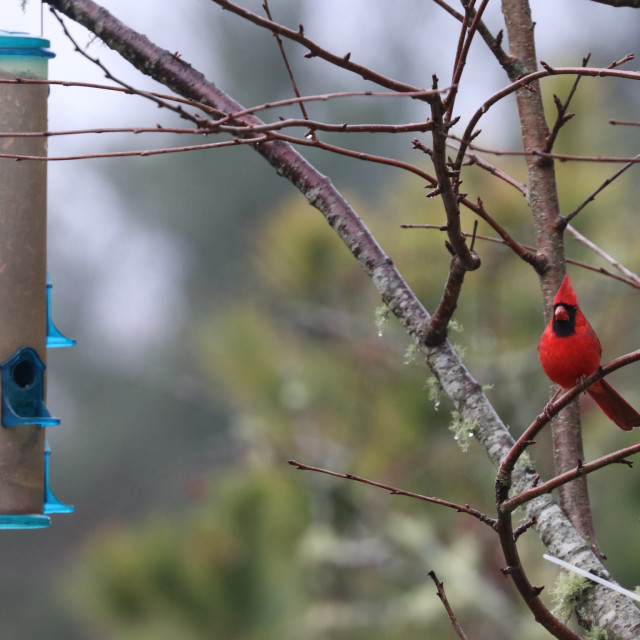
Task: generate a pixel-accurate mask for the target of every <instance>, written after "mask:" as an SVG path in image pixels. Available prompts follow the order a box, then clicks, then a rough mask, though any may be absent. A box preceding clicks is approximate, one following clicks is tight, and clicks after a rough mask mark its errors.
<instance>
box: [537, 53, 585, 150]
mask: <svg viewBox="0 0 640 640" xmlns="http://www.w3.org/2000/svg"><path fill="white" fill-rule="evenodd" d="M590 58H591V54H590V53H589V54H587V55H586V56H585V57H584V58H583V59H582V66H583V67H586V66H587V64H588V62H589V59H590ZM581 78H582V76H576V77H575V79H574V81H573V85H572V86H571V89H570V91H569V95H568V96H567V99H566V100H565V101H564V103H562V102H560V98H558V96H556V95H554V96H553V100H554V103H555V105H556V111H557V115H556V120H555V122H554V123H553V127H551V131H549V133H548V134H547V141H546V144H545V147H544V151H546V152H547V153H551V150H552V149H553V145H554V143H555V141H556V138H557V137H558V133H560V129H561V128H562V127H563V126H564V125H565V124H566V123H567V122H568V121H569V120H570V119H571V118H573V116H574V115H575V114H573V113H567V111H568V109H569V104H570V103H571V100H572V99H573V96H574V95H575V93H576V91H577V89H578V83H579V82H580V79H581Z"/></svg>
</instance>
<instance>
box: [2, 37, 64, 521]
mask: <svg viewBox="0 0 640 640" xmlns="http://www.w3.org/2000/svg"><path fill="white" fill-rule="evenodd" d="M54 55H55V54H54V53H53V52H51V51H50V50H49V41H48V40H46V39H44V38H37V37H32V36H29V35H28V34H25V33H19V32H10V31H0V80H8V81H9V82H2V83H0V132H2V133H3V134H7V133H9V134H11V133H16V134H17V133H28V132H40V131H46V130H47V97H48V93H49V91H48V85H47V84H46V83H37V82H36V83H34V82H29V81H33V80H46V79H47V73H48V69H47V68H48V61H49V59H50V58H53V57H54ZM20 80H24V81H25V82H20ZM16 81H17V82H16ZM0 153H1V154H11V155H12V156H38V157H45V156H46V155H47V138H46V137H45V136H31V137H25V136H17V135H16V136H11V135H3V136H2V137H0ZM50 306H51V298H50V283H49V281H48V278H47V163H46V162H44V161H38V160H23V161H16V160H15V159H12V158H0V327H2V330H1V331H0V396H1V398H0V400H1V407H2V411H1V426H0V528H10V529H13V528H40V527H46V526H49V524H50V520H49V516H48V515H47V513H49V512H58V513H59V512H62V511H65V510H66V511H69V510H72V509H73V508H72V507H66V505H62V503H60V502H59V501H58V500H57V499H55V498H54V497H53V494H52V493H51V490H50V488H49V486H48V485H49V454H50V450H49V448H48V445H47V444H46V442H45V428H46V427H50V426H53V425H56V424H58V423H59V422H60V421H59V420H58V419H57V418H54V417H52V416H51V414H50V413H49V411H48V410H47V407H46V377H45V370H46V351H47V346H48V342H49V343H50V346H63V344H72V343H73V341H68V340H67V342H66V343H65V342H64V341H65V340H66V339H64V336H62V335H61V334H60V333H59V332H58V331H57V329H56V328H55V326H54V325H53V322H52V321H51V313H50ZM52 504H55V507H56V508H55V509H51V508H50V507H51V505H52ZM60 505H62V507H64V508H62V507H61V506H60Z"/></svg>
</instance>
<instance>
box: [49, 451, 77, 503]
mask: <svg viewBox="0 0 640 640" xmlns="http://www.w3.org/2000/svg"><path fill="white" fill-rule="evenodd" d="M50 457H51V447H50V446H49V442H48V441H47V440H45V441H44V506H43V508H42V512H43V513H73V507H72V506H71V505H68V504H64V503H62V502H60V500H58V498H56V497H55V496H54V495H53V491H51V487H50V486H49V458H50Z"/></svg>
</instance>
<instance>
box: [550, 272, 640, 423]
mask: <svg viewBox="0 0 640 640" xmlns="http://www.w3.org/2000/svg"><path fill="white" fill-rule="evenodd" d="M601 353H602V347H601V346H600V340H598V336H597V335H596V334H595V332H594V330H593V329H592V328H591V325H590V324H589V323H588V322H587V319H586V318H585V317H584V315H583V314H582V311H580V307H579V306H578V301H577V299H576V292H575V291H574V290H573V287H572V286H571V280H570V279H569V274H567V275H566V276H565V277H564V280H563V281H562V284H561V285H560V288H559V289H558V293H556V297H555V298H554V300H553V318H551V320H550V322H549V324H548V325H547V328H546V329H545V330H544V333H543V334H542V337H541V338H540V342H539V343H538V357H539V358H540V364H541V365H542V368H543V369H544V372H545V373H546V374H547V376H549V378H550V379H551V380H552V381H553V382H555V383H556V384H559V385H560V386H561V387H562V388H563V389H570V388H571V387H573V386H575V385H576V384H577V383H578V382H579V381H580V379H581V378H583V377H585V376H590V375H591V374H592V373H595V372H596V371H597V370H598V368H599V367H600V354H601ZM587 393H588V394H589V395H590V396H591V397H592V398H593V399H594V401H595V402H596V404H597V405H598V406H599V407H600V408H601V409H602V411H604V413H605V415H606V416H607V417H608V418H610V419H611V420H613V421H614V422H615V423H616V424H617V425H618V426H619V427H620V428H621V429H624V430H625V431H631V429H633V427H638V426H640V413H638V412H637V411H636V410H635V409H634V408H633V407H632V406H631V405H630V404H629V403H628V402H627V401H626V400H625V399H624V398H623V397H622V396H621V395H620V394H619V393H618V392H617V391H616V390H615V389H614V388H613V387H612V386H611V385H610V384H609V383H608V382H607V381H606V380H598V382H594V383H593V384H592V385H591V386H590V387H588V388H587Z"/></svg>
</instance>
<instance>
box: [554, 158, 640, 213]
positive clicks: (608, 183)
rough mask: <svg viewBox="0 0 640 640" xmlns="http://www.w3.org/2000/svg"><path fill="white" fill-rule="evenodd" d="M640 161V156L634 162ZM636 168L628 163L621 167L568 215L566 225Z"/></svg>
mask: <svg viewBox="0 0 640 640" xmlns="http://www.w3.org/2000/svg"><path fill="white" fill-rule="evenodd" d="M638 159H640V154H638V155H637V156H636V157H635V158H634V160H635V161H636V162H637V161H638ZM633 166H635V162H627V164H625V165H624V166H623V167H620V169H618V170H617V171H616V172H615V173H614V174H613V175H612V176H610V177H608V178H607V179H606V180H605V181H604V182H603V183H602V184H601V185H600V186H599V187H598V188H597V189H596V190H595V191H593V192H592V193H590V194H589V196H588V197H587V198H586V199H585V200H584V201H583V202H581V203H580V204H579V205H578V206H577V207H576V208H575V209H574V210H573V211H572V212H571V213H569V214H567V215H566V216H565V218H564V224H565V225H566V224H568V223H569V222H571V220H573V219H574V218H575V217H576V216H577V215H578V214H579V213H580V211H582V210H583V209H584V208H585V207H586V206H587V205H588V204H589V203H590V202H593V201H594V200H595V198H596V196H597V195H598V194H599V193H600V192H601V191H602V190H603V189H605V188H606V187H608V186H609V185H610V184H611V183H612V182H613V181H614V180H615V179H616V178H619V177H620V176H621V175H622V174H623V173H624V172H625V171H627V170H628V169H630V168H631V167H633Z"/></svg>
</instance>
